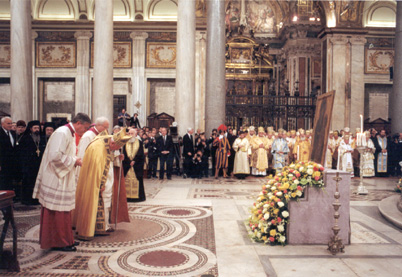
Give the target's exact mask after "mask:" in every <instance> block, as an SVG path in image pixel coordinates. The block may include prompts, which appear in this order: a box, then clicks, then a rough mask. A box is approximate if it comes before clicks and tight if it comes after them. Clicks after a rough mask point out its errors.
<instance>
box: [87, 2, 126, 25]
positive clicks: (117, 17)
mask: <svg viewBox="0 0 402 277" xmlns="http://www.w3.org/2000/svg"><path fill="white" fill-rule="evenodd" d="M132 11H133V7H132V6H131V4H130V1H129V0H113V20H114V21H132V20H133V12H132ZM89 18H90V19H91V20H95V1H94V0H93V1H92V4H91V16H90V17H89Z"/></svg>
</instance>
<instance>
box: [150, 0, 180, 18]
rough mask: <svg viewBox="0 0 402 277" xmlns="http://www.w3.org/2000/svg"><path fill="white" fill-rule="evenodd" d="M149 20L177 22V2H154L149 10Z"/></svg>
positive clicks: (162, 0)
mask: <svg viewBox="0 0 402 277" xmlns="http://www.w3.org/2000/svg"><path fill="white" fill-rule="evenodd" d="M147 11H148V13H147V19H148V20H155V21H158V20H164V21H169V20H170V21H175V20H177V0H152V1H150V2H149V4H148V9H147Z"/></svg>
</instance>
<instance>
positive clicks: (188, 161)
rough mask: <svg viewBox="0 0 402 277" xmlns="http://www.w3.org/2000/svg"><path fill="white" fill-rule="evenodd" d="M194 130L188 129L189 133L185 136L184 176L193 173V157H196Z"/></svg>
mask: <svg viewBox="0 0 402 277" xmlns="http://www.w3.org/2000/svg"><path fill="white" fill-rule="evenodd" d="M193 133H194V130H193V129H192V128H188V129H187V134H185V135H184V136H183V158H184V161H183V171H184V172H183V178H184V179H185V178H187V176H190V175H191V172H192V165H193V160H192V159H193V157H194V141H193Z"/></svg>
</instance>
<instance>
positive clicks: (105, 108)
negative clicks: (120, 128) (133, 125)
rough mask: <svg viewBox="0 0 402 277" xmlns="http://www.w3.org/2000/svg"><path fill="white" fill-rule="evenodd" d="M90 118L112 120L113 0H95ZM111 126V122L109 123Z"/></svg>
mask: <svg viewBox="0 0 402 277" xmlns="http://www.w3.org/2000/svg"><path fill="white" fill-rule="evenodd" d="M94 39H95V43H94V85H93V93H92V118H93V120H95V119H96V118H97V117H100V116H105V117H106V118H108V119H109V122H113V1H112V0H96V1H95V36H94ZM110 126H112V124H110Z"/></svg>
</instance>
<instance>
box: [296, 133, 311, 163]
mask: <svg viewBox="0 0 402 277" xmlns="http://www.w3.org/2000/svg"><path fill="white" fill-rule="evenodd" d="M293 154H295V155H296V156H297V157H296V159H297V161H299V162H308V161H309V160H310V156H311V144H310V142H309V141H308V140H307V139H304V140H303V139H299V140H298V141H296V143H295V147H294V148H293Z"/></svg>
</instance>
